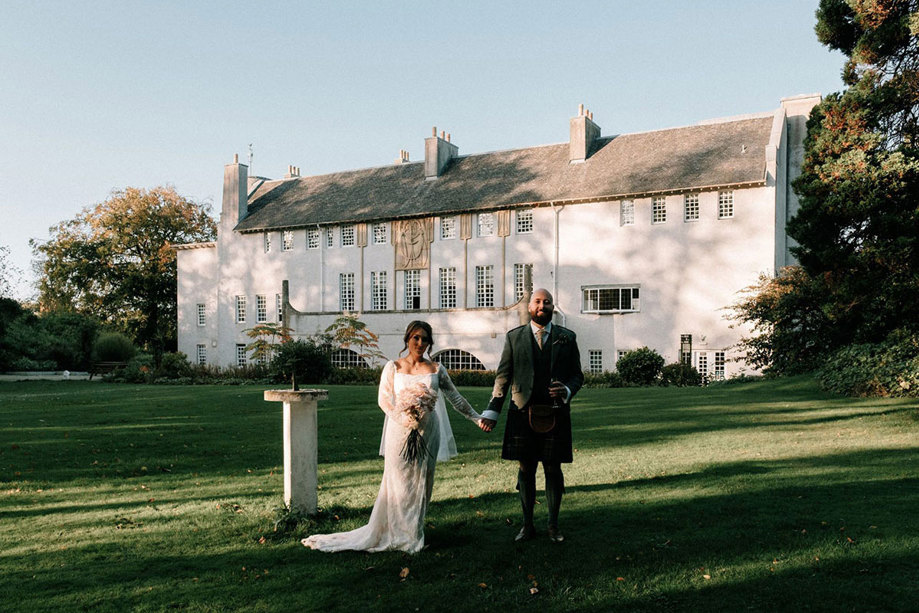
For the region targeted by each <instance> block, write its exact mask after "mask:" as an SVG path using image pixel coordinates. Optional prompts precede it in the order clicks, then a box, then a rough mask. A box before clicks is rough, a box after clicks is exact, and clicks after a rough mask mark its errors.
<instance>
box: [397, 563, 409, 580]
mask: <svg viewBox="0 0 919 613" xmlns="http://www.w3.org/2000/svg"><path fill="white" fill-rule="evenodd" d="M408 572H409V571H408V566H406V567H405V568H403V569H402V570H400V571H399V576H400V577H402V578H403V579H405V578H406V577H408Z"/></svg>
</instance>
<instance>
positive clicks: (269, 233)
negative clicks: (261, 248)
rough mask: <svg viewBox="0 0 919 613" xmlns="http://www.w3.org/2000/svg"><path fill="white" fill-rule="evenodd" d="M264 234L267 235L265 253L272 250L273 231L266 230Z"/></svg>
mask: <svg viewBox="0 0 919 613" xmlns="http://www.w3.org/2000/svg"><path fill="white" fill-rule="evenodd" d="M264 236H265V239H264V243H265V253H268V252H269V251H271V232H265V234H264Z"/></svg>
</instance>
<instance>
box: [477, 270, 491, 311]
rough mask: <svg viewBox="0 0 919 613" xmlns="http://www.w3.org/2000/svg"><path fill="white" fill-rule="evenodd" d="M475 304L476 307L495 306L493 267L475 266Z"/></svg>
mask: <svg viewBox="0 0 919 613" xmlns="http://www.w3.org/2000/svg"><path fill="white" fill-rule="evenodd" d="M475 305H476V306H477V307H493V306H495V267H494V266H491V265H489V266H476V267H475Z"/></svg>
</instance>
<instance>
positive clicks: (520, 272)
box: [514, 264, 533, 302]
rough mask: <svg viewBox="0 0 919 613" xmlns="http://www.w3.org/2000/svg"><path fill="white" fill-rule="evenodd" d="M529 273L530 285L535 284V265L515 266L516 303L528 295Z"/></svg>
mask: <svg viewBox="0 0 919 613" xmlns="http://www.w3.org/2000/svg"><path fill="white" fill-rule="evenodd" d="M527 273H529V276H530V283H531V284H532V283H533V278H532V277H533V265H532V264H514V302H517V301H518V300H520V299H521V298H523V296H524V295H525V294H526V290H527V288H526V280H527Z"/></svg>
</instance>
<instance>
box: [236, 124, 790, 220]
mask: <svg viewBox="0 0 919 613" xmlns="http://www.w3.org/2000/svg"><path fill="white" fill-rule="evenodd" d="M772 121H773V120H772V116H771V115H770V116H768V117H758V118H752V119H741V120H736V121H725V122H721V123H711V124H705V125H696V126H689V127H684V128H674V129H670V130H658V131H654V132H642V133H638V134H624V135H620V136H610V137H601V138H599V139H597V141H596V142H595V144H594V148H593V152H592V153H591V155H590V156H589V157H588V159H587V161H585V162H584V163H580V164H569V163H568V143H563V144H558V145H545V146H540V147H529V148H526V149H515V150H509V151H499V152H494V153H483V154H475V155H465V156H463V155H461V156H458V157H456V158H455V159H453V160H452V161H451V162H450V164H449V165H448V166H447V167H446V169H445V170H444V171H443V173H442V174H441V176H439V177H438V178H437V179H435V180H431V181H425V178H424V163H423V162H412V163H407V164H396V165H391V166H382V167H379V168H369V169H364V170H354V171H347V172H337V173H332V174H327V175H320V176H312V177H302V178H295V179H285V180H278V181H270V180H264V181H263V182H261V183H260V184H259V185H258V187H257V188H256V189H255V191H253V192H252V193H251V195H250V196H249V215H248V216H247V217H246V218H245V219H243V220H242V221H241V222H239V224H238V225H237V226H236V229H237V230H240V231H257V230H266V229H271V228H292V227H298V226H306V225H315V224H329V223H352V222H370V221H382V220H390V219H398V218H406V217H415V216H430V215H447V214H456V213H461V212H468V211H474V210H495V209H504V208H512V207H519V206H534V205H539V204H544V203H550V202H576V201H589V200H601V199H617V198H623V197H629V196H640V195H650V194H654V193H667V192H678V191H693V190H701V189H705V188H714V187H724V186H732V185H734V186H740V185H756V184H763V183H764V180H765V167H766V166H765V165H766V158H765V149H766V145H767V144H768V143H769V136H770V131H771V129H772Z"/></svg>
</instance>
